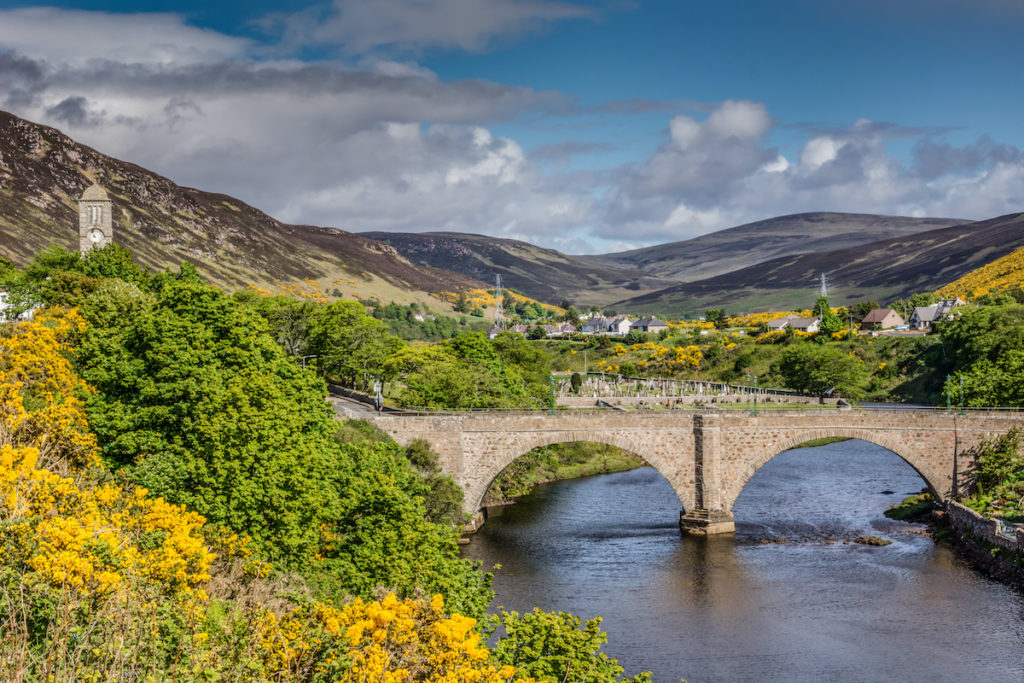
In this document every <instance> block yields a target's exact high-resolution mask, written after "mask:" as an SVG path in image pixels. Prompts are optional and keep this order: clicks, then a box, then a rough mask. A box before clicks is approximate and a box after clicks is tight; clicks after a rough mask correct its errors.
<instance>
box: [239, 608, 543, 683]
mask: <svg viewBox="0 0 1024 683" xmlns="http://www.w3.org/2000/svg"><path fill="white" fill-rule="evenodd" d="M475 625H476V620H474V619H471V618H469V617H465V616H461V615H458V614H453V615H451V616H447V615H445V612H444V601H443V600H442V598H441V596H440V595H435V596H434V597H433V599H431V600H429V601H427V600H414V599H406V600H399V599H398V598H397V597H395V595H394V594H393V593H389V594H388V595H387V596H385V597H384V598H383V599H382V600H377V601H369V602H364V601H363V600H360V599H356V600H355V601H354V602H352V603H350V604H348V605H346V606H344V607H342V608H336V607H334V606H332V605H328V604H323V603H314V604H312V605H310V606H305V607H299V608H297V609H295V610H293V611H291V612H289V613H288V614H286V615H284V616H281V617H277V616H275V615H274V614H272V613H270V612H266V613H264V614H263V615H262V617H261V618H260V622H259V625H258V634H259V635H258V638H259V643H260V649H261V651H262V652H263V653H264V665H265V667H266V670H267V671H268V672H271V673H272V674H274V675H277V676H281V677H289V676H296V675H304V676H308V677H310V678H313V679H314V680H318V679H329V680H334V681H339V682H340V683H356V682H360V683H361V682H363V681H375V682H379V683H404V682H405V681H423V682H425V683H472V682H477V683H508V682H509V681H511V680H513V677H514V676H515V669H514V668H513V667H511V666H494V665H491V664H488V662H487V659H488V656H489V652H488V650H487V648H486V646H485V645H484V644H483V642H482V641H481V639H480V636H479V634H478V633H476V632H475V631H473V627H474V626H475ZM516 680H518V681H521V683H531V682H532V679H516Z"/></svg>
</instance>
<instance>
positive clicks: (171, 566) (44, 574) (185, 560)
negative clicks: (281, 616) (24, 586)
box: [0, 445, 214, 599]
mask: <svg viewBox="0 0 1024 683" xmlns="http://www.w3.org/2000/svg"><path fill="white" fill-rule="evenodd" d="M38 457H39V449H37V448H34V447H31V446H26V447H22V448H14V447H13V446H10V445H4V446H3V447H0V521H2V522H3V523H4V530H3V532H0V541H2V543H3V560H4V562H5V563H6V564H8V565H14V566H17V567H21V568H22V569H23V570H24V571H25V572H27V573H30V574H31V576H30V577H29V578H30V579H31V577H32V576H34V577H36V578H38V579H39V580H41V581H42V582H44V583H46V584H48V585H50V586H51V587H53V588H57V589H73V590H77V591H80V592H83V593H88V594H90V595H93V596H99V595H103V594H107V593H109V592H110V591H111V590H113V589H116V588H118V587H123V586H127V585H129V584H132V583H133V582H136V581H143V582H145V583H147V584H152V585H157V586H159V587H160V588H161V591H162V592H163V593H164V594H166V595H173V596H194V597H197V598H200V599H203V598H205V592H204V591H203V589H202V585H203V584H204V583H205V581H206V580H208V579H209V578H210V575H209V568H210V563H211V562H212V561H213V557H214V556H213V553H211V552H210V551H209V549H208V548H207V547H206V545H205V543H204V539H203V536H202V533H201V529H202V527H203V525H204V524H205V522H206V520H205V519H203V518H202V517H201V516H199V515H198V514H196V513H194V512H189V511H188V510H186V509H185V508H184V506H181V505H174V504H171V503H168V502H166V501H164V500H163V499H160V498H156V499H151V498H146V495H145V494H146V492H145V490H144V489H135V490H134V492H133V493H130V494H126V493H125V492H123V491H122V490H121V489H120V488H118V487H116V486H112V485H109V484H107V485H98V486H93V487H85V486H79V485H78V484H76V483H75V482H74V480H72V479H70V478H67V477H62V476H60V475H57V474H55V473H53V472H50V471H49V470H46V469H40V468H38V467H37V463H38Z"/></svg>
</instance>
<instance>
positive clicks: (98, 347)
mask: <svg viewBox="0 0 1024 683" xmlns="http://www.w3.org/2000/svg"><path fill="white" fill-rule="evenodd" d="M108 283H109V284H108ZM83 314H84V315H85V316H86V318H87V320H89V322H90V323H91V325H90V327H89V328H88V330H87V331H86V333H85V335H84V336H83V338H82V340H81V342H80V345H79V349H78V353H77V361H78V364H79V367H80V374H81V376H82V378H83V379H84V380H86V381H87V382H88V383H89V384H90V385H92V386H93V387H94V388H95V389H96V393H95V394H91V395H90V396H89V398H88V404H87V405H88V412H89V422H90V424H91V425H92V427H93V429H94V430H95V432H96V435H97V437H98V438H99V441H100V444H101V446H102V453H103V456H104V459H105V460H106V461H107V463H109V464H111V465H112V466H114V467H115V468H119V469H123V470H124V471H125V472H126V473H128V475H129V476H130V477H131V478H132V479H133V480H134V481H136V482H137V483H139V484H140V485H142V486H144V487H146V488H148V489H149V490H150V491H151V492H153V493H154V494H155V495H160V496H163V497H165V498H167V499H168V500H171V501H174V502H179V503H185V504H186V505H188V506H190V507H192V508H193V509H195V510H197V511H198V512H200V513H201V514H203V515H204V516H205V517H207V518H208V519H209V520H210V521H212V522H214V523H221V524H225V525H226V526H229V527H230V528H232V529H236V530H239V531H247V532H248V533H250V534H251V535H252V537H253V539H254V540H255V541H256V542H257V544H258V545H259V547H260V548H261V549H262V550H263V552H264V553H265V554H266V555H267V556H268V557H271V558H273V559H275V560H284V561H286V562H289V563H290V562H300V561H301V560H302V559H303V558H308V557H309V556H310V555H311V554H312V553H313V552H315V548H316V545H317V541H318V539H317V533H318V532H317V529H318V527H319V524H320V522H321V521H322V511H324V510H329V509H331V508H332V507H333V506H334V503H333V502H332V499H333V497H334V490H333V488H332V487H330V486H324V484H323V482H324V481H325V480H327V479H329V477H330V476H331V472H332V471H333V469H334V467H335V465H334V463H333V462H332V458H331V456H330V448H329V446H330V444H331V433H332V431H333V430H332V423H331V416H330V415H329V412H328V409H327V407H326V403H325V402H324V400H323V397H324V387H323V384H322V382H321V381H320V380H319V379H317V378H316V377H315V376H314V375H313V374H312V373H308V372H304V371H303V370H302V368H301V367H299V366H298V365H297V364H296V363H295V362H294V361H292V360H291V359H290V358H288V357H287V355H286V354H285V353H284V351H283V350H282V349H281V348H280V347H279V346H277V344H275V343H274V342H273V340H272V339H271V338H270V337H269V335H268V334H267V328H266V323H265V322H264V321H263V320H262V319H261V318H260V317H259V316H257V315H256V314H255V313H253V312H251V311H249V310H246V309H245V308H243V307H242V306H240V305H239V304H238V303H237V302H236V301H234V300H233V299H231V298H230V297H226V296H224V295H222V294H221V293H220V292H218V291H216V290H215V289H213V288H211V287H207V286H205V285H201V284H196V283H192V282H187V281H172V282H168V283H166V284H165V285H164V286H163V287H162V288H161V290H160V291H159V292H157V293H156V296H155V297H154V296H152V295H149V294H146V293H144V292H142V291H141V290H139V289H138V288H137V287H135V286H133V285H128V284H125V283H120V284H118V281H116V280H112V281H107V283H104V285H103V286H101V287H100V288H98V289H97V291H96V292H95V293H94V294H93V295H91V296H90V297H89V298H88V299H87V300H86V302H85V303H84V304H83Z"/></svg>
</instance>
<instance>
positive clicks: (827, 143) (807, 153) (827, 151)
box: [800, 137, 845, 171]
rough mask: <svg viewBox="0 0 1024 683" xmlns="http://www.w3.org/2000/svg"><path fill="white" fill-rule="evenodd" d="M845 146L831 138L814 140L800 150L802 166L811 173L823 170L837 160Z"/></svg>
mask: <svg viewBox="0 0 1024 683" xmlns="http://www.w3.org/2000/svg"><path fill="white" fill-rule="evenodd" d="M844 144H845V143H843V142H840V141H838V140H834V139H832V138H830V137H818V138H812V139H810V140H808V141H807V144H805V145H804V148H803V149H802V150H800V165H801V166H803V167H804V169H805V170H809V171H813V170H815V169H818V168H821V166H822V165H824V164H825V163H827V162H829V161H832V160H833V159H835V158H836V156H837V155H838V154H839V150H840V149H842V147H843V145H844Z"/></svg>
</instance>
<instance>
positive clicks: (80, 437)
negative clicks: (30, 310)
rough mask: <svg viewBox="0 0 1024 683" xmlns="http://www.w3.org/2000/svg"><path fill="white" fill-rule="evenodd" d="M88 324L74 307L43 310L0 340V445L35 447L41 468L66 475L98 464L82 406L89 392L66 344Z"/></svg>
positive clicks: (15, 326) (95, 446)
mask: <svg viewBox="0 0 1024 683" xmlns="http://www.w3.org/2000/svg"><path fill="white" fill-rule="evenodd" d="M84 325H85V321H84V320H83V319H82V317H81V316H79V315H78V313H77V312H76V311H75V310H74V309H71V310H69V311H40V312H39V313H38V314H37V315H36V318H35V320H34V321H32V322H26V323H19V324H17V325H14V326H13V328H12V329H11V331H10V334H9V335H8V336H6V337H0V444H11V445H17V444H32V445H34V446H36V447H37V448H38V451H39V454H38V459H39V461H40V463H41V465H42V466H46V467H51V468H55V469H58V470H60V471H64V472H67V471H69V470H70V469H72V468H76V469H84V468H86V467H91V466H93V465H96V464H97V463H98V462H99V459H98V452H99V451H98V448H97V445H96V437H95V436H93V434H92V433H91V432H90V431H89V427H88V423H87V421H86V418H85V407H84V405H83V403H82V397H83V396H85V395H86V393H87V392H88V391H89V389H88V387H87V386H86V385H85V383H84V382H82V381H81V380H80V379H78V377H77V376H76V375H75V373H74V370H73V369H72V368H71V363H70V362H68V359H67V358H66V357H65V356H64V346H63V344H62V342H63V340H64V339H66V338H67V337H68V336H69V335H71V334H74V333H76V332H80V331H81V330H82V329H83V328H84Z"/></svg>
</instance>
